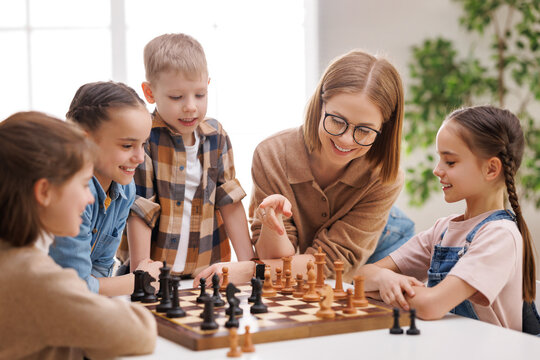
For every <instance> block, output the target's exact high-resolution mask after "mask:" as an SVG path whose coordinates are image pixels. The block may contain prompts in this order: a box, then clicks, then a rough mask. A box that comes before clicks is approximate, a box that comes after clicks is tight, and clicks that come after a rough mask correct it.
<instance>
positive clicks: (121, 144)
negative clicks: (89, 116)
mask: <svg viewBox="0 0 540 360" xmlns="http://www.w3.org/2000/svg"><path fill="white" fill-rule="evenodd" d="M107 113H108V115H109V118H108V120H106V121H103V123H102V124H101V125H100V126H99V128H98V129H97V130H95V131H93V132H91V133H90V136H91V137H92V140H94V142H95V143H96V144H97V145H98V156H97V161H96V164H95V170H94V175H95V176H96V178H97V179H98V180H99V183H100V184H101V186H102V187H103V189H104V190H105V192H107V191H108V189H109V187H110V185H111V182H112V181H115V182H117V183H118V184H120V185H127V184H129V183H130V182H131V180H133V175H134V174H135V168H136V167H137V166H138V165H139V164H140V163H142V162H143V161H144V144H145V142H146V139H147V138H148V136H149V135H150V129H151V127H152V119H151V117H150V113H149V112H148V110H146V108H145V107H144V106H123V107H118V108H111V109H110V110H108V112H107Z"/></svg>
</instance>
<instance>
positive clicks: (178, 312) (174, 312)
mask: <svg viewBox="0 0 540 360" xmlns="http://www.w3.org/2000/svg"><path fill="white" fill-rule="evenodd" d="M171 280H172V285H173V293H172V304H171V308H170V309H168V310H167V317H169V318H178V317H184V316H186V312H185V311H184V309H182V308H181V307H180V299H179V298H178V283H180V278H179V277H178V276H173V277H172V279H171ZM166 289H168V286H167V287H166ZM167 291H168V290H167Z"/></svg>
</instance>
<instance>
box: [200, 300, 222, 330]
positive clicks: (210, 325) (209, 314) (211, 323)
mask: <svg viewBox="0 0 540 360" xmlns="http://www.w3.org/2000/svg"><path fill="white" fill-rule="evenodd" d="M202 317H203V322H202V323H201V330H216V329H217V328H218V327H219V325H218V323H217V322H216V320H215V314H214V301H213V299H212V298H211V297H207V298H204V310H203V312H202Z"/></svg>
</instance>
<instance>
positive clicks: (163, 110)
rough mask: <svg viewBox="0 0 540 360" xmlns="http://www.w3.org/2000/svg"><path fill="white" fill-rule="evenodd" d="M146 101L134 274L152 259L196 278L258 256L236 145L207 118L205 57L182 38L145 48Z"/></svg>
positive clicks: (130, 232) (133, 220) (132, 244)
mask: <svg viewBox="0 0 540 360" xmlns="http://www.w3.org/2000/svg"><path fill="white" fill-rule="evenodd" d="M144 65H145V69H146V80H147V81H146V82H143V84H142V89H143V93H144V96H145V97H146V100H147V101H148V102H149V103H150V104H154V103H155V104H156V109H155V112H154V114H153V120H152V121H153V123H152V131H151V134H150V138H149V140H148V146H147V148H146V156H145V160H144V163H143V164H141V165H140V166H139V167H138V168H137V170H136V174H135V183H136V186H137V198H136V200H135V203H134V204H133V206H132V208H131V216H130V217H129V219H128V225H127V239H128V244H129V255H130V259H131V264H130V266H131V269H132V270H133V269H135V268H136V267H137V265H138V263H139V262H140V261H141V260H142V259H145V258H147V257H148V255H150V258H151V259H154V260H160V261H167V263H169V264H172V271H173V272H174V273H178V274H181V275H186V276H188V275H196V274H197V273H198V272H200V271H201V270H203V269H204V268H206V267H207V266H209V265H211V264H213V263H216V262H222V261H229V260H230V257H231V250H230V246H229V239H228V237H230V239H231V242H232V244H233V246H234V249H235V252H236V254H237V257H238V260H249V259H250V258H252V257H253V256H254V253H253V248H252V246H251V241H250V238H249V231H248V225H247V219H246V214H245V211H244V207H243V205H242V202H241V199H242V198H243V197H244V196H245V195H246V194H245V192H244V190H243V189H242V187H241V186H240V183H239V182H238V180H237V179H236V177H235V170H234V162H233V153H232V147H231V142H230V140H229V137H228V135H227V133H226V132H225V130H223V127H222V126H221V124H220V123H219V122H218V121H217V120H215V119H211V118H205V115H206V109H207V104H208V98H207V89H208V84H209V82H210V80H209V77H208V70H207V65H206V58H205V54H204V50H203V48H202V46H201V45H200V44H199V42H198V41H197V40H195V39H193V38H192V37H191V36H188V35H184V34H165V35H161V36H158V37H157V38H155V39H153V40H151V41H150V42H149V43H148V44H147V45H146V46H145V48H144Z"/></svg>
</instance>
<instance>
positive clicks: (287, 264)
mask: <svg viewBox="0 0 540 360" xmlns="http://www.w3.org/2000/svg"><path fill="white" fill-rule="evenodd" d="M281 261H283V274H285V271H287V270H291V274H292V273H293V272H292V256H284V257H282V258H281ZM295 285H296V281H295V280H294V278H291V286H295Z"/></svg>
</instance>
